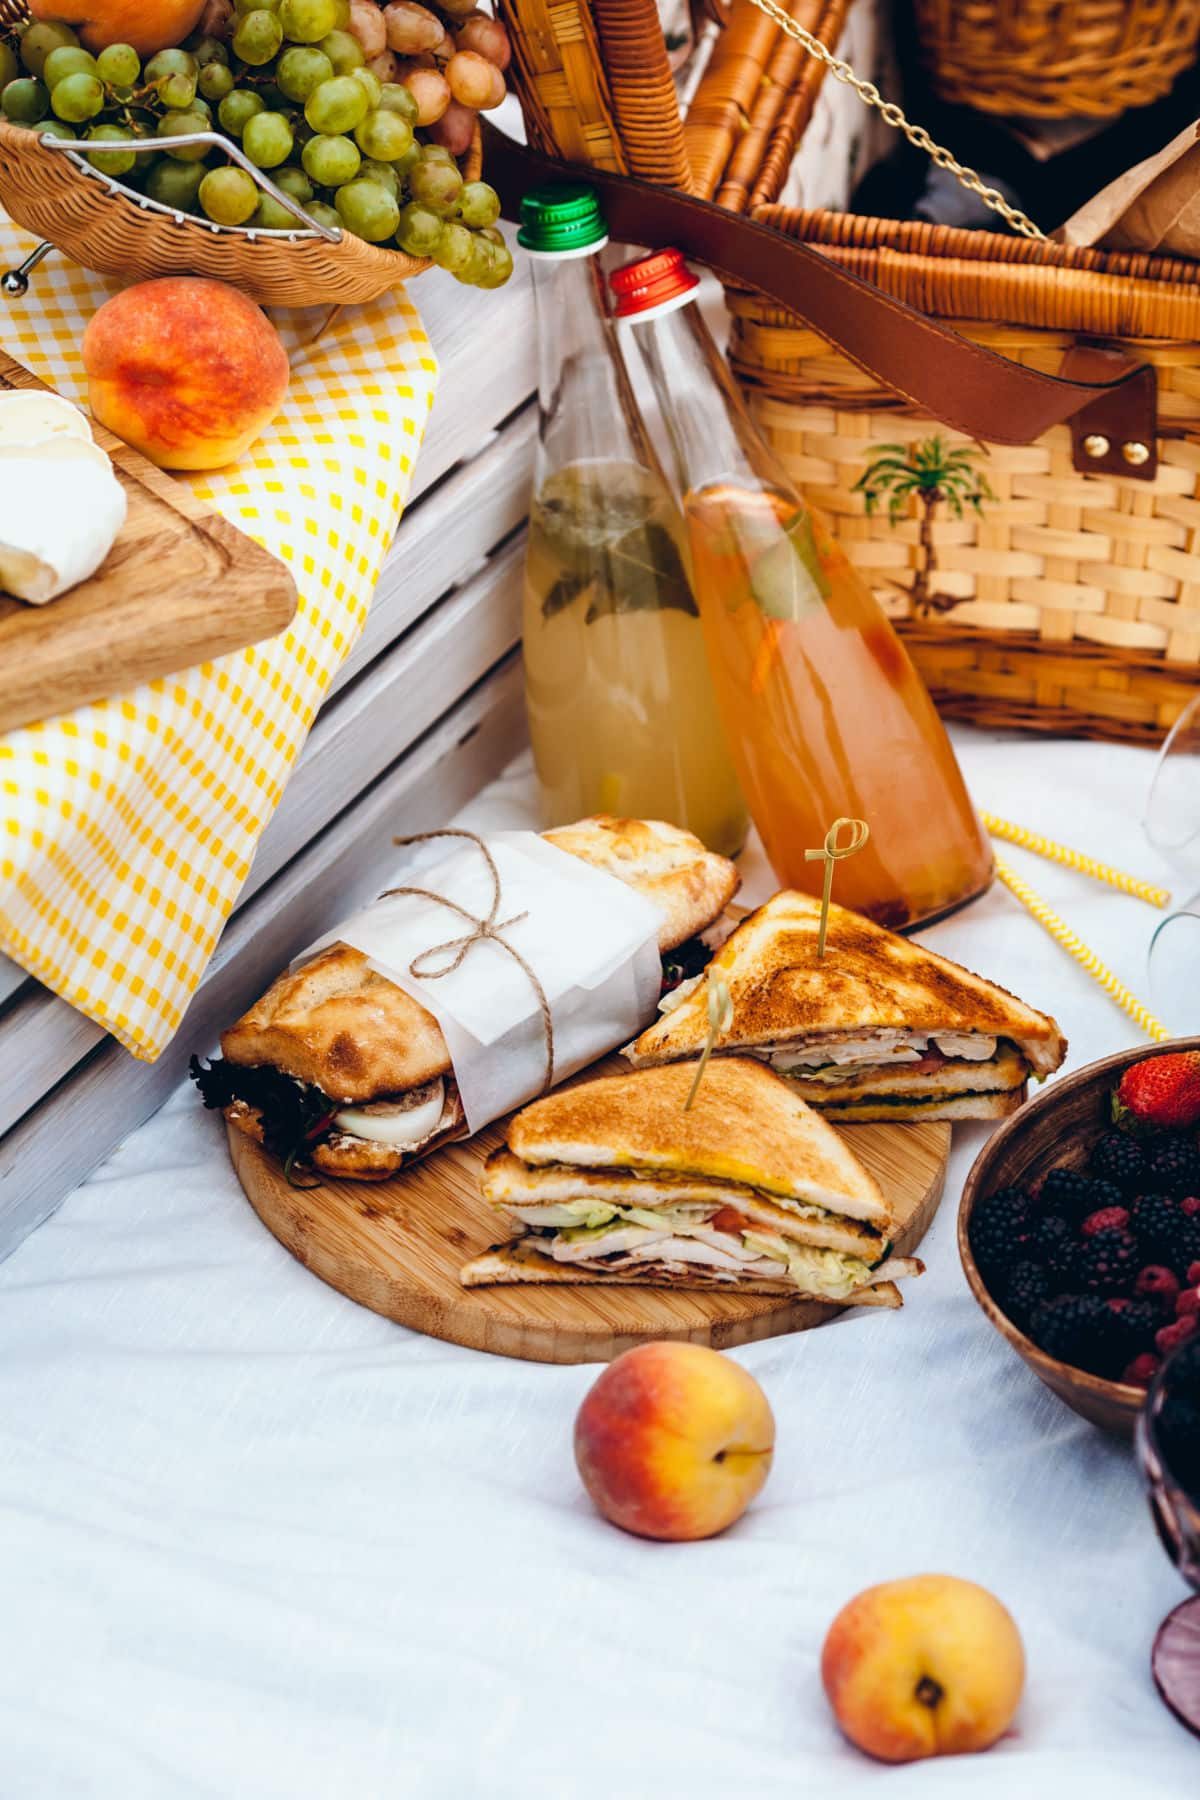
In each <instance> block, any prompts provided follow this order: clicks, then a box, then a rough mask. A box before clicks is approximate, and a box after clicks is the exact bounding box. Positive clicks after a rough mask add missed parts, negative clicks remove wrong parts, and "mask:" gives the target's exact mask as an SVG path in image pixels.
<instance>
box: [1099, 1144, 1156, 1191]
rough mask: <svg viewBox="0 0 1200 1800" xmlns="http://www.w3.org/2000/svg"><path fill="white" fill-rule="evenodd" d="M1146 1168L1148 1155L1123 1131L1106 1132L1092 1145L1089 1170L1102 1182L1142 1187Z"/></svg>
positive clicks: (1126, 1186)
mask: <svg viewBox="0 0 1200 1800" xmlns="http://www.w3.org/2000/svg"><path fill="white" fill-rule="evenodd" d="M1145 1166H1146V1153H1145V1151H1144V1150H1143V1149H1142V1146H1141V1145H1140V1144H1139V1143H1138V1141H1137V1139H1136V1138H1131V1137H1127V1136H1126V1134H1125V1133H1124V1132H1123V1131H1106V1132H1105V1133H1104V1136H1103V1137H1100V1138H1097V1139H1096V1142H1095V1143H1094V1144H1093V1145H1092V1154H1091V1156H1090V1158H1089V1159H1088V1168H1089V1169H1090V1170H1091V1172H1092V1174H1093V1175H1098V1176H1099V1177H1100V1179H1101V1180H1102V1181H1112V1182H1115V1183H1116V1184H1117V1186H1118V1187H1121V1188H1128V1189H1133V1188H1136V1187H1137V1186H1139V1185H1140V1183H1141V1179H1142V1172H1143V1170H1144V1169H1145Z"/></svg>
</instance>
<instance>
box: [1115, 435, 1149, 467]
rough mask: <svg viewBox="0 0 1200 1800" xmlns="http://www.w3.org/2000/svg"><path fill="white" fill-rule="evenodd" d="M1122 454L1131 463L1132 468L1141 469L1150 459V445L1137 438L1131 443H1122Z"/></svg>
mask: <svg viewBox="0 0 1200 1800" xmlns="http://www.w3.org/2000/svg"><path fill="white" fill-rule="evenodd" d="M1121 455H1122V456H1123V457H1124V458H1125V461H1126V462H1127V463H1128V464H1129V466H1130V468H1133V469H1140V468H1141V467H1142V465H1143V464H1144V463H1148V462H1149V461H1150V446H1149V445H1148V444H1140V443H1138V442H1137V440H1136V439H1135V440H1134V441H1133V442H1132V443H1130V444H1122V445H1121Z"/></svg>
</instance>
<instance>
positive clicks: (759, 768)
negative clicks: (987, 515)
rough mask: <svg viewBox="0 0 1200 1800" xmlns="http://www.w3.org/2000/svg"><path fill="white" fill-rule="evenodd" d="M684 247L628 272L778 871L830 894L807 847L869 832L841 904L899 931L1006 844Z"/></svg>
mask: <svg viewBox="0 0 1200 1800" xmlns="http://www.w3.org/2000/svg"><path fill="white" fill-rule="evenodd" d="M698 285H699V284H698V282H697V280H696V277H695V276H694V275H692V274H691V272H690V271H689V270H688V269H687V267H686V264H685V263H684V261H683V258H682V257H681V256H680V254H679V252H678V251H677V250H666V251H661V252H659V253H658V254H656V255H654V256H649V257H643V258H641V259H640V260H639V261H638V262H636V263H630V264H628V265H627V266H626V267H625V268H623V269H619V270H617V271H616V273H615V274H614V275H613V277H612V287H613V291H614V293H615V294H616V296H617V307H616V313H617V317H618V318H628V319H630V320H632V321H633V322H634V323H635V324H636V326H637V330H636V334H635V335H636V339H637V343H638V347H639V350H640V351H641V353H642V355H643V357H644V360H645V362H646V365H647V368H648V371H649V374H650V378H651V381H652V382H653V385H654V390H655V393H656V395H657V398H658V401H659V404H660V406H661V408H662V412H663V418H664V421H665V423H666V426H667V430H668V433H669V436H670V438H671V443H672V446H673V448H674V451H675V456H676V460H677V463H678V472H679V485H680V489H681V491H682V493H683V495H684V502H683V514H684V520H685V523H686V527H687V537H688V545H689V548H690V553H691V560H692V571H693V579H694V587H695V592H696V596H697V599H698V601H699V605H700V611H701V616H702V619H703V624H704V632H705V637H706V641H707V644H708V652H709V660H710V665H711V668H712V673H713V681H714V684H715V687H716V691H717V700H718V705H719V707H720V711H721V717H722V719H723V721H724V724H725V729H726V734H727V737H728V740H729V744H730V748H731V750H732V752H733V755H734V759H735V762H736V764H737V769H738V774H739V777H740V779H741V785H742V791H743V793H744V794H745V796H746V800H747V803H748V805H749V808H750V814H751V817H752V818H753V820H754V823H755V824H756V826H757V827H758V830H759V833H760V835H761V836H762V839H763V843H764V846H765V848H766V851H767V854H768V856H769V857H770V859H771V863H772V866H773V868H774V870H775V873H776V875H777V876H778V877H779V879H780V881H782V882H784V883H785V884H786V885H788V886H790V887H794V888H801V889H804V890H806V891H807V892H809V893H819V892H820V888H821V881H822V865H821V863H820V862H810V861H807V860H806V858H805V854H804V853H805V851H806V850H809V849H817V848H819V847H820V845H821V844H822V843H823V841H824V837H825V833H826V831H827V829H828V827H829V826H830V825H831V824H832V822H833V820H834V819H836V818H840V817H849V818H860V819H865V820H866V821H867V823H868V825H869V826H870V828H871V836H870V840H869V842H868V844H867V846H866V848H865V849H863V850H861V851H860V852H859V853H858V855H856V856H853V857H851V858H848V859H847V860H846V861H844V862H842V863H841V864H840V865H839V867H838V876H837V898H838V900H839V902H840V903H841V904H842V905H843V906H849V907H853V908H854V909H855V910H857V911H859V912H862V913H866V914H867V915H868V917H870V918H872V919H875V920H877V921H878V922H879V923H880V924H884V925H888V926H890V927H892V928H893V929H901V928H904V927H907V926H912V925H916V924H920V923H922V922H923V921H927V920H929V919H931V918H935V917H937V916H938V915H939V914H941V913H944V912H948V911H949V910H950V909H951V908H953V907H955V906H959V905H961V904H962V903H963V902H964V901H966V900H969V899H972V898H973V897H974V896H975V895H977V894H979V893H981V892H982V891H983V890H984V889H985V888H986V887H987V885H988V883H989V881H990V880H991V876H992V855H991V847H990V845H989V843H988V840H987V838H986V836H985V835H984V832H983V829H982V827H981V826H980V824H979V821H978V819H977V818H976V816H975V812H974V810H973V808H972V806H971V802H970V799H969V797H968V795H967V791H966V787H965V785H964V783H963V779H962V774H961V771H960V770H959V767H958V764H957V762H956V761H955V757H954V752H953V750H952V749H951V747H950V741H949V739H948V738H947V736H946V732H945V728H944V727H943V725H942V722H941V720H940V719H939V717H938V714H937V712H936V710H935V708H934V705H933V702H932V701H931V699H930V698H929V694H928V693H927V691H926V689H925V686H924V684H923V683H922V681H921V678H920V676H919V675H918V674H917V671H916V670H915V668H914V667H913V665H912V662H911V661H910V659H909V656H908V652H907V651H906V650H905V648H904V646H903V644H902V643H901V642H900V639H899V638H898V637H897V636H896V633H895V631H894V630H893V628H892V626H891V624H890V622H889V621H888V619H887V618H886V616H885V615H884V613H883V612H882V610H881V609H880V607H879V605H878V603H877V601H876V600H875V598H874V596H873V595H872V594H871V592H870V590H869V589H868V588H867V586H866V584H865V583H864V582H863V580H862V579H861V577H860V576H859V575H858V574H857V573H856V572H855V570H854V569H853V568H852V567H851V565H850V563H849V561H848V560H847V558H846V555H845V553H844V552H843V551H842V549H841V548H840V546H839V545H838V544H837V543H836V542H835V541H834V539H833V538H832V537H831V536H830V534H829V532H828V530H827V529H826V527H825V526H824V524H823V523H822V521H821V520H820V519H819V518H818V517H817V516H816V515H814V514H813V513H812V512H810V511H809V509H808V508H807V507H806V506H805V504H804V502H803V501H802V500H801V498H800V496H799V494H798V493H797V492H796V489H795V488H794V487H793V485H792V483H791V481H790V480H789V478H788V476H787V475H786V474H785V472H784V471H783V469H782V468H781V467H780V465H779V464H778V463H777V462H776V460H775V458H774V456H773V454H772V452H771V451H770V450H769V449H768V447H767V445H766V444H765V443H764V442H763V440H762V438H761V437H760V436H759V434H758V431H757V430H756V428H755V426H754V424H753V422H752V421H751V419H750V415H749V413H748V412H747V410H746V407H745V404H744V402H743V400H742V397H741V395H740V394H739V392H738V390H737V388H736V386H735V384H734V382H733V378H732V376H731V375H730V373H729V371H728V369H727V367H726V365H725V363H724V360H723V359H722V357H721V356H720V354H719V352H718V350H717V348H716V345H715V344H714V343H713V340H712V337H711V336H710V334H709V331H708V328H707V326H706V325H705V323H704V321H703V319H702V317H701V315H700V311H699V308H698V307H697V306H695V305H694V304H693V302H694V300H695V295H696V289H697V287H698Z"/></svg>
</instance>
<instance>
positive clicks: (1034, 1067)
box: [624, 891, 1067, 1122]
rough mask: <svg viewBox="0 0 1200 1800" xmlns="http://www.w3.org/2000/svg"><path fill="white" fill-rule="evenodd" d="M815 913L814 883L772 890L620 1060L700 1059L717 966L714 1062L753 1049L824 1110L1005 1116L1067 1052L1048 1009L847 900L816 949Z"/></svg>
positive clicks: (861, 1116)
mask: <svg viewBox="0 0 1200 1800" xmlns="http://www.w3.org/2000/svg"><path fill="white" fill-rule="evenodd" d="M820 916H821V907H820V903H819V901H817V900H814V899H812V898H811V897H810V896H809V895H807V894H798V893H794V892H790V891H785V892H783V893H779V894H776V895H775V897H774V899H773V900H769V901H768V902H767V904H766V905H765V906H760V907H759V909H758V911H757V912H754V913H751V914H750V915H749V917H748V918H746V919H744V920H743V921H742V923H741V924H740V925H739V926H738V927H737V929H736V931H734V932H733V933H732V935H731V936H730V937H728V938H727V939H726V941H725V943H724V944H723V945H722V946H721V948H720V950H719V951H718V952H717V954H716V955H715V956H714V957H713V959H712V961H711V962H710V963H709V964H708V966H707V968H706V969H705V970H704V971H703V972H702V973H701V974H700V975H698V976H696V977H695V978H694V979H693V980H692V981H691V982H688V983H685V984H684V986H682V987H680V988H679V989H677V990H676V992H675V993H674V994H672V995H669V996H667V999H666V1001H665V1002H664V1005H666V1006H669V1008H670V1010H666V1011H664V1012H663V1013H662V1016H661V1017H660V1018H659V1019H658V1020H657V1021H656V1022H655V1023H654V1024H653V1025H651V1026H650V1027H649V1028H648V1029H647V1030H646V1031H644V1032H643V1033H642V1035H641V1037H639V1038H638V1039H637V1041H636V1042H635V1043H633V1044H631V1045H630V1046H629V1048H628V1049H627V1050H626V1051H625V1052H624V1054H625V1056H626V1058H627V1059H628V1060H629V1062H631V1063H632V1064H633V1065H634V1067H635V1068H648V1067H652V1066H656V1065H659V1064H664V1063H673V1062H680V1061H686V1060H689V1059H693V1058H695V1057H698V1056H699V1055H700V1053H701V1051H702V1050H703V1049H704V1044H705V1040H706V1037H707V1034H708V1029H709V1025H708V993H709V989H708V983H709V982H710V981H711V980H712V979H713V977H714V976H720V978H721V979H722V980H723V981H724V983H725V986H726V988H727V990H728V992H729V997H730V1000H731V1001H732V1003H733V1016H732V1018H731V1020H730V1024H729V1026H728V1029H727V1030H726V1031H724V1032H723V1033H722V1034H721V1036H720V1037H719V1038H718V1039H717V1042H716V1046H715V1050H716V1054H715V1055H714V1059H713V1060H714V1061H715V1060H716V1057H717V1056H720V1055H725V1054H727V1055H736V1056H750V1057H753V1058H755V1059H756V1060H757V1061H759V1062H762V1063H764V1064H766V1065H767V1066H768V1067H770V1068H771V1069H773V1070H775V1071H776V1072H777V1073H778V1074H780V1075H783V1076H785V1077H786V1078H787V1080H788V1082H789V1083H790V1084H791V1086H792V1088H793V1090H794V1092H796V1093H797V1094H799V1095H800V1097H801V1098H802V1099H804V1100H807V1101H808V1103H809V1104H810V1105H811V1106H816V1107H819V1108H820V1110H821V1111H822V1112H823V1113H824V1115H825V1117H826V1118H829V1119H840V1120H845V1121H846V1122H853V1121H859V1122H865V1121H869V1120H887V1119H893V1120H904V1119H998V1118H1003V1117H1004V1115H1005V1114H1006V1113H1010V1112H1015V1111H1016V1109H1017V1107H1018V1106H1020V1105H1021V1103H1022V1101H1023V1100H1024V1099H1025V1098H1026V1095H1027V1093H1028V1088H1027V1085H1026V1084H1027V1082H1028V1080H1029V1077H1030V1075H1034V1076H1036V1077H1038V1078H1041V1077H1042V1076H1045V1075H1048V1074H1050V1073H1051V1072H1052V1071H1053V1070H1055V1069H1057V1068H1058V1066H1059V1064H1060V1063H1061V1062H1062V1060H1063V1057H1064V1056H1065V1054H1066V1048H1067V1046H1066V1040H1065V1039H1064V1038H1063V1035H1062V1033H1061V1031H1060V1030H1059V1028H1058V1024H1057V1022H1056V1021H1055V1020H1054V1019H1052V1018H1050V1017H1049V1016H1048V1015H1047V1014H1046V1013H1041V1012H1036V1011H1035V1010H1034V1008H1033V1007H1031V1006H1026V1005H1025V1003H1024V1001H1022V1000H1018V999H1016V998H1015V997H1014V996H1013V995H1012V994H1009V993H1006V992H1005V990H1004V989H1003V988H1001V987H997V986H996V984H995V983H994V982H991V981H985V980H984V978H983V977H982V976H981V975H973V974H972V973H971V972H970V970H969V969H964V968H962V967H960V965H959V964H958V963H954V962H951V961H950V960H949V958H947V957H945V956H938V955H937V953H936V952H935V951H933V950H927V949H925V948H924V946H923V945H921V944H914V943H913V942H911V940H910V939H908V938H902V937H897V936H896V934H895V933H894V932H891V931H886V930H885V929H884V928H883V926H881V925H874V924H872V923H871V921H870V920H869V919H864V918H862V917H860V915H859V914H858V913H853V912H847V911H846V909H845V908H844V907H841V906H831V907H830V909H829V930H828V934H827V938H826V945H825V955H824V957H823V959H821V960H820V961H818V959H817V928H818V924H819V921H820ZM705 1079H706V1080H707V1076H706V1077H705Z"/></svg>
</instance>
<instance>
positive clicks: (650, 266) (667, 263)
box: [608, 250, 700, 319]
mask: <svg viewBox="0 0 1200 1800" xmlns="http://www.w3.org/2000/svg"><path fill="white" fill-rule="evenodd" d="M608 279H609V285H610V286H611V288H612V291H613V294H614V295H615V296H616V306H615V308H614V309H613V310H614V313H615V316H616V317H617V318H618V319H632V318H635V317H636V316H637V315H638V314H639V313H647V312H658V311H660V310H662V309H664V308H665V307H667V306H668V305H672V306H683V305H684V304H685V303H686V302H687V301H688V300H689V299H690V298H691V296H692V294H693V293H694V291H695V290H696V288H698V287H699V286H700V277H699V276H698V275H693V274H692V271H691V270H690V269H689V268H688V266H687V264H686V263H685V262H684V260H683V252H682V251H681V250H656V251H655V252H654V254H653V255H652V256H639V257H638V259H637V261H636V262H631V263H626V264H625V266H624V267H623V268H620V269H614V270H613V272H612V274H611V275H610V276H609V278H608Z"/></svg>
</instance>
